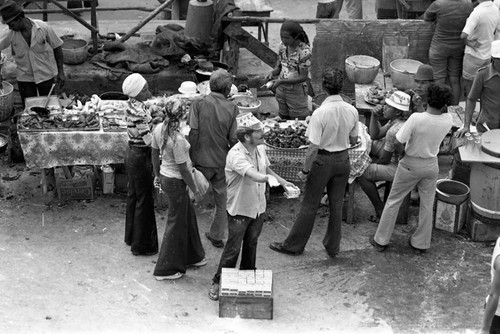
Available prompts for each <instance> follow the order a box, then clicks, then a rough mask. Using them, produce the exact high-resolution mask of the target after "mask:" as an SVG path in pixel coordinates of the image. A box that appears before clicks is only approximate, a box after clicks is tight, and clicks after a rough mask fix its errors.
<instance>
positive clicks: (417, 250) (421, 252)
mask: <svg viewBox="0 0 500 334" xmlns="http://www.w3.org/2000/svg"><path fill="white" fill-rule="evenodd" d="M408 245H410V247H411V249H412V251H413V253H414V254H424V253H425V252H427V249H421V248H417V247H414V246H413V245H412V244H411V237H410V239H408Z"/></svg>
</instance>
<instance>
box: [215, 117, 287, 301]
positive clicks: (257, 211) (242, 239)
mask: <svg viewBox="0 0 500 334" xmlns="http://www.w3.org/2000/svg"><path fill="white" fill-rule="evenodd" d="M237 123H238V128H237V132H236V136H237V137H238V141H239V142H238V143H237V144H235V145H234V146H233V147H232V148H231V149H230V150H229V153H228V154H227V159H226V167H225V174H226V179H227V215H228V232H229V233H228V238H227V243H226V246H225V247H224V251H223V252H222V256H221V258H220V262H219V266H218V269H217V273H216V274H215V276H214V278H213V284H212V287H211V288H210V291H209V292H208V297H209V298H210V299H212V300H217V299H218V298H219V280H220V275H221V272H222V268H235V267H236V263H237V262H238V257H239V254H240V249H241V261H240V269H241V270H254V269H255V262H256V256H257V241H258V238H259V235H260V232H261V231H262V225H263V223H264V219H263V214H264V212H265V211H266V195H265V191H266V182H270V179H275V180H274V181H275V182H276V180H277V182H279V184H280V185H281V186H283V187H287V186H293V184H292V183H290V182H288V181H286V180H284V179H283V178H282V177H280V176H279V175H277V174H276V173H275V172H273V171H272V170H271V168H270V167H269V165H270V164H269V160H268V158H267V155H266V149H265V147H264V146H263V145H262V144H264V125H263V124H262V122H261V121H259V120H258V119H257V118H256V117H255V116H253V115H252V113H246V114H242V115H239V116H238V118H237ZM270 184H271V182H270Z"/></svg>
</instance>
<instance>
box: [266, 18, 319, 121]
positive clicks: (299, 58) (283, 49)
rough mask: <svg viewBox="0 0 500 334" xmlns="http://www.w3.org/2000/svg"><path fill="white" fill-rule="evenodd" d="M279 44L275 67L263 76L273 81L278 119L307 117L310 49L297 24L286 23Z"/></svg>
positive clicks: (304, 34) (307, 39)
mask: <svg viewBox="0 0 500 334" xmlns="http://www.w3.org/2000/svg"><path fill="white" fill-rule="evenodd" d="M280 36H281V44H280V46H279V51H278V63H277V64H276V67H275V68H274V69H273V70H272V71H271V72H269V73H268V74H267V75H266V79H267V80H271V79H273V78H275V77H277V78H276V79H275V80H273V85H272V87H271V89H272V90H273V91H275V92H276V100H277V101H278V106H279V116H280V117H281V118H282V119H295V118H298V119H301V120H303V119H305V118H306V117H307V116H309V107H308V100H307V95H308V94H307V93H308V84H307V78H308V75H309V67H310V66H311V55H312V53H311V47H310V46H309V38H308V37H307V34H306V33H305V31H304V29H302V26H301V25H300V24H298V23H297V22H293V21H285V22H283V24H282V25H281V30H280Z"/></svg>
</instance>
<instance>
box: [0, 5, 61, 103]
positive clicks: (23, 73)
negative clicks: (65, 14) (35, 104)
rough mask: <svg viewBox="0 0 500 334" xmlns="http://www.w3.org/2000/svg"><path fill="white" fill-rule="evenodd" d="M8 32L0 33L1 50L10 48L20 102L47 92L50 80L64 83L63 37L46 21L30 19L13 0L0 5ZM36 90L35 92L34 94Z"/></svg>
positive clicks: (50, 83) (50, 84)
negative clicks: (15, 69)
mask: <svg viewBox="0 0 500 334" xmlns="http://www.w3.org/2000/svg"><path fill="white" fill-rule="evenodd" d="M0 14H1V15H2V22H3V23H4V24H6V25H8V26H9V31H7V32H5V33H2V34H0V50H4V49H6V48H8V47H9V46H10V47H12V55H13V56H14V60H15V61H16V65H17V84H18V86H19V94H20V95H21V99H22V103H23V104H24V99H25V98H27V97H32V96H37V95H38V94H39V95H48V93H49V91H50V88H51V86H52V84H53V83H55V82H57V83H59V85H60V87H62V86H63V85H64V80H65V76H64V68H63V53H62V48H61V46H62V44H63V42H62V40H61V39H60V38H59V37H58V36H57V35H56V33H55V32H54V30H53V29H52V28H51V27H50V26H49V25H47V23H46V22H43V21H40V20H32V19H30V18H28V17H26V16H25V15H24V11H23V9H22V8H21V7H20V6H19V5H18V4H16V3H15V2H12V1H10V0H9V1H7V2H5V3H4V5H3V6H2V7H1V8H0ZM37 91H38V94H37Z"/></svg>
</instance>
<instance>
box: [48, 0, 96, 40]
mask: <svg viewBox="0 0 500 334" xmlns="http://www.w3.org/2000/svg"><path fill="white" fill-rule="evenodd" d="M47 1H48V2H51V3H53V4H54V5H56V6H57V7H59V8H61V9H62V10H63V11H64V12H65V13H66V14H68V15H69V16H71V17H72V18H74V19H75V20H77V21H78V22H80V23H81V24H82V25H83V26H84V27H85V28H87V29H89V30H90V31H91V32H95V33H98V32H99V31H98V30H97V29H96V28H95V27H93V26H92V25H90V24H88V23H87V21H85V20H84V19H82V18H80V17H78V16H76V15H75V14H73V13H72V12H71V11H69V10H68V9H67V8H66V7H64V6H63V5H61V4H60V3H58V2H57V1H56V0H47Z"/></svg>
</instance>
